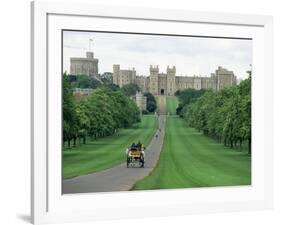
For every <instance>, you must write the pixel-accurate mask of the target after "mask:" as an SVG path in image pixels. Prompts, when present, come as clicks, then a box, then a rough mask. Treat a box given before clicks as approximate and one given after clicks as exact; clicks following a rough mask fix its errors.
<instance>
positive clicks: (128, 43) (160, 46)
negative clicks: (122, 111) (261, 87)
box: [63, 31, 252, 78]
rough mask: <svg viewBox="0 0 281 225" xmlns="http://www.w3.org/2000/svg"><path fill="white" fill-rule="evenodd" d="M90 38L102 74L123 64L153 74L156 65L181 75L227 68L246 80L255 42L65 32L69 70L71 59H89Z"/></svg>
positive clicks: (67, 68)
mask: <svg viewBox="0 0 281 225" xmlns="http://www.w3.org/2000/svg"><path fill="white" fill-rule="evenodd" d="M90 38H91V39H93V40H94V41H93V44H92V49H93V50H94V53H95V57H96V58H98V59H99V72H100V73H103V72H106V71H112V65H113V64H120V65H121V68H126V67H135V68H136V70H137V74H139V75H149V65H151V64H155V65H159V66H160V70H161V71H163V72H165V70H166V67H167V65H175V66H176V68H177V75H189V76H191V75H194V74H195V75H204V76H209V75H210V73H212V72H214V71H215V69H216V68H217V67H218V66H223V67H225V68H227V69H229V70H233V71H234V73H235V74H236V75H237V76H238V77H239V78H246V77H247V73H246V71H247V70H248V69H249V65H250V64H252V41H251V40H241V39H239V40H238V39H222V38H202V37H201V38H199V37H182V36H159V35H137V34H113V33H97V32H74V31H65V32H64V39H63V41H64V48H63V49H64V58H63V67H64V70H67V71H69V67H70V57H85V54H86V53H85V52H86V51H87V49H88V48H89V39H90Z"/></svg>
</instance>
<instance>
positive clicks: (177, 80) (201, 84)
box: [113, 65, 237, 95]
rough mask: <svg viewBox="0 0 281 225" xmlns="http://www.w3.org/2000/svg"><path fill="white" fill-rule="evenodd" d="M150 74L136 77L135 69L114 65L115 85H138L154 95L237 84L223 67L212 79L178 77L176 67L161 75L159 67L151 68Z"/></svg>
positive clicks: (142, 90)
mask: <svg viewBox="0 0 281 225" xmlns="http://www.w3.org/2000/svg"><path fill="white" fill-rule="evenodd" d="M149 72H150V75H149V77H146V76H136V71H135V69H134V68H133V69H132V70H120V66H119V65H113V83H115V84H117V85H119V87H122V86H123V85H125V84H130V83H136V84H137V85H138V86H139V87H140V90H141V92H143V93H144V92H150V93H152V94H153V95H174V94H175V92H176V91H177V90H184V89H188V88H193V89H196V90H201V89H213V90H221V89H223V88H226V87H230V86H233V85H236V83H237V79H236V76H235V75H234V73H233V72H232V71H228V70H226V69H224V68H222V67H218V69H217V70H216V71H215V73H212V74H211V77H198V76H192V77H191V76H176V68H175V66H173V67H167V71H166V73H159V67H158V66H150V68H149Z"/></svg>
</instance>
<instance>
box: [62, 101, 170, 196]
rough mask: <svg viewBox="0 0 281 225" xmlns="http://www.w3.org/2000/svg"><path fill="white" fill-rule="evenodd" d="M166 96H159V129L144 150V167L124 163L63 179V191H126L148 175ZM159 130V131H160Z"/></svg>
mask: <svg viewBox="0 0 281 225" xmlns="http://www.w3.org/2000/svg"><path fill="white" fill-rule="evenodd" d="M165 105H166V98H165V97H164V96H160V97H159V114H160V115H159V117H158V118H159V129H158V130H157V131H156V133H157V134H158V137H157V138H156V137H155V136H154V138H153V139H152V141H151V142H150V144H149V145H148V146H147V147H146V150H145V158H146V162H145V167H144V168H138V167H136V168H127V165H126V163H125V161H126V156H125V149H124V163H123V164H121V165H118V166H116V167H113V168H110V169H107V170H103V171H101V172H97V173H93V174H89V175H83V176H79V177H75V178H72V179H67V180H64V181H63V193H64V194H71V193H89V192H111V191H128V190H130V189H131V188H132V187H133V186H134V184H135V183H136V182H137V181H138V180H141V179H143V178H144V177H146V176H148V175H149V174H150V173H151V172H152V170H153V168H154V167H155V166H156V164H157V161H158V159H159V156H160V152H161V149H162V145H163V141H164V135H165V123H166V115H165V109H166V106H165ZM160 130H161V132H160Z"/></svg>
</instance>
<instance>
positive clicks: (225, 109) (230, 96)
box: [177, 77, 251, 154]
mask: <svg viewBox="0 0 281 225" xmlns="http://www.w3.org/2000/svg"><path fill="white" fill-rule="evenodd" d="M177 94H178V98H179V102H180V106H179V107H178V110H177V111H178V113H179V115H181V116H182V117H183V118H184V120H185V121H186V122H187V124H188V126H191V127H194V128H196V129H197V130H198V131H200V132H203V133H204V134H205V135H207V136H209V137H212V138H214V139H216V140H217V141H218V142H222V143H224V145H225V146H228V147H230V148H237V149H241V146H242V143H243V142H244V141H246V142H247V143H248V153H249V154H251V77H249V78H248V79H246V80H244V81H242V82H241V83H240V84H239V85H238V86H234V87H229V88H225V89H223V90H221V91H218V92H215V91H201V92H200V91H196V90H191V89H190V90H186V91H183V92H180V93H177Z"/></svg>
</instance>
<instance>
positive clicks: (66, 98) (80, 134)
mask: <svg viewBox="0 0 281 225" xmlns="http://www.w3.org/2000/svg"><path fill="white" fill-rule="evenodd" d="M71 79H73V78H71V77H70V76H68V75H66V74H64V75H63V109H62V110H63V143H65V142H67V146H68V148H70V147H71V142H72V143H73V146H76V145H77V144H78V143H86V140H87V137H90V138H92V139H96V138H98V137H105V136H108V135H112V134H114V133H115V132H116V131H117V130H118V129H119V128H127V127H131V126H132V125H133V124H135V123H137V122H140V121H141V117H140V111H139V109H138V107H137V105H136V104H135V102H134V101H133V100H132V99H131V98H130V97H129V96H127V95H126V94H125V93H124V92H123V91H122V90H121V89H120V88H119V87H117V86H115V85H98V87H97V88H96V89H94V90H93V92H92V93H91V94H90V95H89V96H87V97H82V98H81V97H75V96H73V91H72V89H73V83H72V82H71ZM82 79H83V82H81V83H83V84H84V83H88V82H84V78H82ZM80 81H81V80H80ZM80 81H79V82H80ZM75 82H77V81H75ZM77 142H78V143H77Z"/></svg>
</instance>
